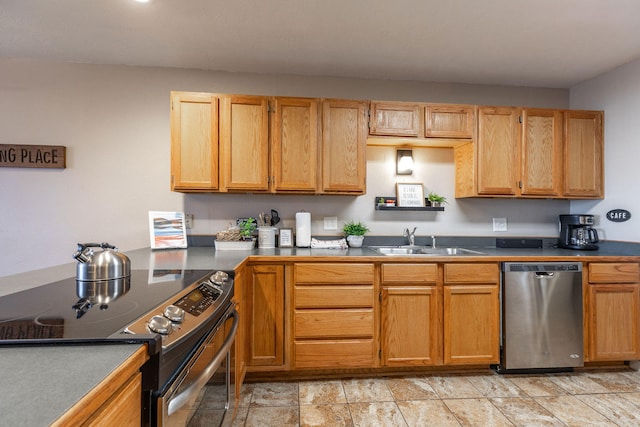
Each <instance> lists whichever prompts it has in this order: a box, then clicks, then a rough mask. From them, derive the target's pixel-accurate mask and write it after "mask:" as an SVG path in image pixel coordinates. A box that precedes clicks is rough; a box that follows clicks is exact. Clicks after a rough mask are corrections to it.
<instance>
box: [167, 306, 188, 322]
mask: <svg viewBox="0 0 640 427" xmlns="http://www.w3.org/2000/svg"><path fill="white" fill-rule="evenodd" d="M162 314H164V317H166V318H167V319H169V320H171V321H172V322H176V323H182V322H183V321H184V310H183V309H181V308H180V307H178V306H175V305H170V306H168V307H167V308H165V309H164V313H162Z"/></svg>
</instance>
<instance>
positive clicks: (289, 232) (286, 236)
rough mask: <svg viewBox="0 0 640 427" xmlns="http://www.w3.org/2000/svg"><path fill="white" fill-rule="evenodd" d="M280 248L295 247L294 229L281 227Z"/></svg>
mask: <svg viewBox="0 0 640 427" xmlns="http://www.w3.org/2000/svg"><path fill="white" fill-rule="evenodd" d="M278 247H279V248H292V247H293V229H292V228H281V229H280V241H279V243H278Z"/></svg>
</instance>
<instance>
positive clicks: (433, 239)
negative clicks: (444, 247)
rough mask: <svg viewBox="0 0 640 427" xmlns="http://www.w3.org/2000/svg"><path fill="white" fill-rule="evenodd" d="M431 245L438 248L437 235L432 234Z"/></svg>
mask: <svg viewBox="0 0 640 427" xmlns="http://www.w3.org/2000/svg"><path fill="white" fill-rule="evenodd" d="M431 247H432V248H433V249H435V248H436V236H431Z"/></svg>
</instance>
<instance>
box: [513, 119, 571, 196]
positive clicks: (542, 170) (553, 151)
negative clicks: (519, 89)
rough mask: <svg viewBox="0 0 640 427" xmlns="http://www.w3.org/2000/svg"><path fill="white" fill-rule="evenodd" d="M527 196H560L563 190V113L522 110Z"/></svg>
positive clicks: (523, 184)
mask: <svg viewBox="0 0 640 427" xmlns="http://www.w3.org/2000/svg"><path fill="white" fill-rule="evenodd" d="M520 183H521V184H520V193H521V194H522V195H524V196H559V195H560V194H561V192H562V112H561V111H559V110H541V109H524V110H523V111H522V169H521V176H520Z"/></svg>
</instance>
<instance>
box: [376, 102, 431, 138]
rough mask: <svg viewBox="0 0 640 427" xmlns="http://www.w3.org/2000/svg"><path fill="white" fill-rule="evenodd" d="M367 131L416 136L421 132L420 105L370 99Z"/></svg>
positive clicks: (388, 134) (387, 134) (386, 134)
mask: <svg viewBox="0 0 640 427" xmlns="http://www.w3.org/2000/svg"><path fill="white" fill-rule="evenodd" d="M370 108H371V111H370V114H369V115H370V118H369V133H370V134H371V135H382V136H410V137H418V136H420V135H421V134H422V129H423V125H422V113H421V111H422V107H421V106H420V104H413V103H407V102H380V101H371V107H370Z"/></svg>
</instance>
